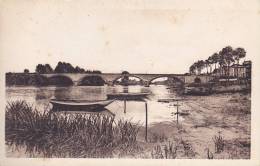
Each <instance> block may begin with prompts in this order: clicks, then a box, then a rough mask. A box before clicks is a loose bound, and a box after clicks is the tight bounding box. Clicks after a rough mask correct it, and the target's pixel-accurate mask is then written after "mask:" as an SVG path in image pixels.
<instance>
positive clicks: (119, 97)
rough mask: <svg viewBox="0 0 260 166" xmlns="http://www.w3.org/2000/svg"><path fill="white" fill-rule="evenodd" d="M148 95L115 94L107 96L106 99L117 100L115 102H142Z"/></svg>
mask: <svg viewBox="0 0 260 166" xmlns="http://www.w3.org/2000/svg"><path fill="white" fill-rule="evenodd" d="M148 95H149V94H148V93H140V94H139V93H136V94H134V93H133V94H131V93H117V94H107V98H108V99H117V100H142V99H145V98H146V97H147V96H148Z"/></svg>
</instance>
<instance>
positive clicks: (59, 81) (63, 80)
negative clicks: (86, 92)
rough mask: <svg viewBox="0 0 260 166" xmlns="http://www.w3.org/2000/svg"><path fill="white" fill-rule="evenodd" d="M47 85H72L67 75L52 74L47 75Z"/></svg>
mask: <svg viewBox="0 0 260 166" xmlns="http://www.w3.org/2000/svg"><path fill="white" fill-rule="evenodd" d="M48 85H56V86H71V85H73V81H72V79H71V78H70V77H68V76H64V75H54V76H51V77H48Z"/></svg>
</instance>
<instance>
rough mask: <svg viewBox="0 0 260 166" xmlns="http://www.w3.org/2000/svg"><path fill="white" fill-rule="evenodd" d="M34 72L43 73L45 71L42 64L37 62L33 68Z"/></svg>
mask: <svg viewBox="0 0 260 166" xmlns="http://www.w3.org/2000/svg"><path fill="white" fill-rule="evenodd" d="M35 71H36V73H40V74H43V73H45V67H44V65H42V64H38V65H37V66H36V69H35Z"/></svg>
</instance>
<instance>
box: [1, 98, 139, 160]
mask: <svg viewBox="0 0 260 166" xmlns="http://www.w3.org/2000/svg"><path fill="white" fill-rule="evenodd" d="M5 117H6V119H5V120H6V126H5V135H6V144H8V145H14V146H17V147H25V148H26V153H29V154H31V155H35V154H39V155H41V156H43V157H90V158H95V157H113V155H114V154H115V153H118V152H117V151H118V150H121V151H125V150H126V149H129V148H131V147H136V144H137V141H136V136H137V133H138V131H139V128H138V126H137V125H133V124H132V123H130V122H127V121H122V120H119V121H118V122H115V119H114V117H108V116H103V115H82V114H76V115H63V116H61V115H60V114H57V113H51V112H49V111H48V110H46V111H44V112H43V113H40V112H39V111H37V110H36V109H34V108H33V107H32V106H31V105H29V104H28V103H26V102H25V101H14V102H9V103H8V104H7V106H6V116H5ZM119 153H120V152H119Z"/></svg>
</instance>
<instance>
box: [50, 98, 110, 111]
mask: <svg viewBox="0 0 260 166" xmlns="http://www.w3.org/2000/svg"><path fill="white" fill-rule="evenodd" d="M113 101H114V100H94V101H90V100H57V99H51V100H50V103H51V104H52V106H53V107H52V109H53V110H62V111H66V110H67V111H99V110H102V109H104V107H106V106H107V105H109V104H111V103H112V102H113Z"/></svg>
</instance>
